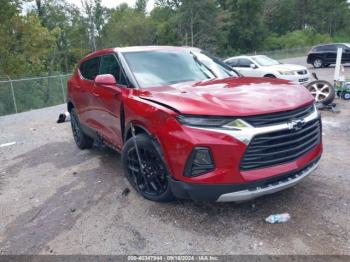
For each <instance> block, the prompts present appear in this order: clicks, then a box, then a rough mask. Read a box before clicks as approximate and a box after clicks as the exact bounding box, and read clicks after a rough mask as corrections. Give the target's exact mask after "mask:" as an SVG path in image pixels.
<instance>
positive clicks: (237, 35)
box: [229, 0, 266, 52]
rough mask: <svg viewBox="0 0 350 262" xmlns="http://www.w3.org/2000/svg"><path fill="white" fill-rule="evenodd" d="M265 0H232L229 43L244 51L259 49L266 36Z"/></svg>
mask: <svg viewBox="0 0 350 262" xmlns="http://www.w3.org/2000/svg"><path fill="white" fill-rule="evenodd" d="M263 4H264V1H263V0H231V1H230V7H229V8H230V13H231V25H230V33H229V44H230V46H231V47H232V48H233V49H239V50H241V51H243V52H248V51H252V50H258V49H260V47H261V44H262V43H263V40H264V39H265V36H266V28H265V26H264V23H263V16H262V14H263Z"/></svg>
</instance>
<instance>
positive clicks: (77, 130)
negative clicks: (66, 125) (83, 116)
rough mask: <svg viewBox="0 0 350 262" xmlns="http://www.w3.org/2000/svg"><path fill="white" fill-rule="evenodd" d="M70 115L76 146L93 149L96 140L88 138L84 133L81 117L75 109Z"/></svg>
mask: <svg viewBox="0 0 350 262" xmlns="http://www.w3.org/2000/svg"><path fill="white" fill-rule="evenodd" d="M70 115H71V121H70V123H71V127H72V132H73V137H74V141H75V143H76V145H77V146H78V147H79V148H80V149H86V148H91V147H92V145H93V143H94V140H93V139H92V138H91V137H89V136H87V135H86V134H85V133H84V131H83V130H82V129H81V125H80V121H79V117H78V114H77V112H76V110H75V108H73V109H72V110H71V112H70Z"/></svg>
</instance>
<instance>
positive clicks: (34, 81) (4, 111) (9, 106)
mask: <svg viewBox="0 0 350 262" xmlns="http://www.w3.org/2000/svg"><path fill="white" fill-rule="evenodd" d="M70 76H71V74H61V75H54V76H44V77H30V78H21V79H11V78H10V77H7V79H1V80H0V116H2V115H8V114H14V113H20V112H24V111H29V110H32V109H38V108H43V107H48V106H54V105H58V104H62V103H65V102H66V89H67V80H68V78H69V77H70Z"/></svg>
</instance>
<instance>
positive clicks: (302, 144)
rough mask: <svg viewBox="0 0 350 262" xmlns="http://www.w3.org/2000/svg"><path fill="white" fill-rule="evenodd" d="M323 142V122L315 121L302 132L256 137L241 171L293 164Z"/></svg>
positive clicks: (245, 154)
mask: <svg viewBox="0 0 350 262" xmlns="http://www.w3.org/2000/svg"><path fill="white" fill-rule="evenodd" d="M320 141H321V121H320V119H315V120H312V121H310V122H307V123H305V124H304V126H303V127H302V128H301V129H300V130H293V129H292V130H290V129H285V130H280V131H276V132H271V133H267V134H260V135H257V136H255V137H254V138H253V139H252V141H251V142H250V143H249V145H248V148H247V150H246V152H245V153H244V156H243V158H242V160H241V164H240V168H241V170H249V169H256V168H263V167H268V166H273V165H278V164H283V163H287V162H291V161H293V160H295V159H297V158H299V157H301V156H302V155H304V154H306V153H307V152H309V151H310V150H312V149H313V148H315V147H316V146H317V145H318V144H319V143H320Z"/></svg>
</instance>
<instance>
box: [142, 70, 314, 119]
mask: <svg viewBox="0 0 350 262" xmlns="http://www.w3.org/2000/svg"><path fill="white" fill-rule="evenodd" d="M139 96H140V97H141V98H144V99H147V100H149V101H153V102H156V103H160V104H163V105H167V106H169V107H172V108H174V109H175V110H177V111H179V112H180V113H181V114H190V115H208V116H209V115H210V116H213V115H217V116H248V115H259V114H268V113H273V112H280V111H287V110H293V109H296V108H299V107H302V106H304V105H307V104H310V103H312V102H313V101H314V98H313V97H312V95H311V94H310V93H309V91H307V90H306V88H305V87H303V86H301V85H294V84H291V83H290V82H288V81H286V80H282V79H271V78H253V77H239V78H228V79H223V80H208V81H204V82H186V83H181V84H176V85H171V86H163V87H155V88H147V89H144V90H143V91H141V92H140V94H139Z"/></svg>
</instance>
